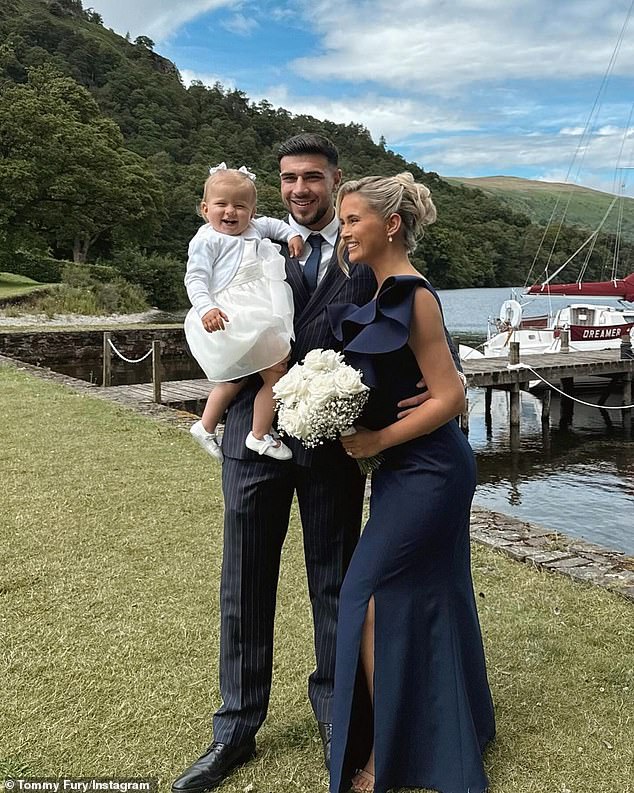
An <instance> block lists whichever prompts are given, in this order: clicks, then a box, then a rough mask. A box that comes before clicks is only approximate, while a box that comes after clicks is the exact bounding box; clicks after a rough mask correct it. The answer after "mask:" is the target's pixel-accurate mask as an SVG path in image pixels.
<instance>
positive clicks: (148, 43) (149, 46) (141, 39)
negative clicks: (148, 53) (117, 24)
mask: <svg viewBox="0 0 634 793" xmlns="http://www.w3.org/2000/svg"><path fill="white" fill-rule="evenodd" d="M134 43H135V44H136V45H137V47H143V48H145V49H146V50H153V49H154V42H153V41H152V39H150V38H148V37H147V36H137V37H136V38H135V39H134Z"/></svg>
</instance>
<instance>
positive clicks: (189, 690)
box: [0, 366, 634, 793]
mask: <svg viewBox="0 0 634 793" xmlns="http://www.w3.org/2000/svg"><path fill="white" fill-rule="evenodd" d="M0 416H1V417H2V418H1V420H0V458H1V460H2V464H1V468H0V475H1V482H2V484H1V490H0V492H1V493H2V508H1V510H0V547H1V548H2V554H0V602H1V603H2V607H1V609H0V615H1V620H2V624H1V626H0V647H1V653H2V665H3V668H2V672H1V676H2V680H3V681H4V682H3V684H2V685H1V686H0V725H1V726H0V778H4V777H11V776H21V777H25V776H41V777H59V776H66V777H81V776H110V775H119V776H122V777H143V776H145V777H158V778H159V779H160V780H161V790H162V791H166V790H168V789H169V783H170V782H171V780H172V779H173V778H174V777H175V776H176V775H178V774H179V773H180V771H181V770H182V769H183V768H184V767H185V766H186V765H188V764H189V763H190V762H191V761H192V760H193V759H194V758H195V757H196V756H197V755H198V753H199V752H200V751H201V750H202V749H203V748H204V747H205V746H206V744H207V743H208V742H209V740H210V736H211V729H210V719H211V714H212V713H213V710H214V708H215V707H216V706H217V705H218V681H217V665H218V577H219V571H220V561H221V547H222V539H221V538H222V532H221V525H222V500H221V493H220V481H219V480H220V469H219V467H217V466H215V464H214V463H213V462H212V461H211V460H210V458H209V457H207V456H206V455H205V454H204V452H202V450H200V449H199V448H198V447H197V446H196V445H195V444H194V443H193V442H192V441H191V439H190V438H189V436H188V434H187V433H184V432H182V431H178V430H176V429H172V428H171V427H168V426H165V425H162V424H160V423H158V422H155V421H152V420H150V419H146V418H142V417H139V416H137V415H135V414H134V413H132V412H130V411H126V410H124V409H121V408H118V407H116V406H113V405H110V404H108V403H105V402H102V401H99V400H97V399H93V398H90V397H87V396H84V395H80V394H76V393H74V392H71V391H69V390H66V389H64V388H62V387H59V386H57V385H53V384H50V383H45V382H44V381H41V380H38V379H36V378H34V377H32V376H30V375H28V374H26V373H24V372H20V371H18V370H17V369H14V368H13V367H7V366H4V367H2V366H0ZM474 573H475V586H476V592H477V594H478V597H477V600H478V604H479V608H480V614H481V619H482V626H483V631H484V639H485V645H486V651H487V656H488V661H489V674H490V680H491V686H492V689H493V695H494V699H495V702H496V709H497V719H498V737H497V739H496V741H495V743H494V745H493V746H492V747H491V748H490V750H489V751H488V752H487V756H486V764H487V768H488V771H489V774H490V777H491V780H492V784H491V793H632V791H634V786H633V784H632V768H633V767H634V756H633V746H634V740H633V735H634V730H633V720H634V715H633V710H632V704H633V701H634V698H633V696H632V694H633V692H634V649H633V642H632V637H633V636H634V608H633V607H632V605H631V604H630V603H629V602H627V601H625V600H622V599H619V598H618V597H617V596H615V595H612V594H610V593H608V592H605V591H603V590H600V589H595V588H592V587H590V586H584V585H582V584H575V583H572V582H571V581H569V580H568V579H566V578H564V577H563V576H559V575H554V574H547V573H543V572H541V571H539V570H537V569H534V568H531V567H529V566H526V565H520V564H518V563H515V562H512V561H510V560H508V559H507V558H505V557H503V556H501V555H498V554H497V553H495V552H493V551H491V550H489V549H485V548H483V547H475V548H474ZM278 608H279V614H278V621H277V634H276V641H277V644H276V656H275V670H274V675H275V678H274V690H273V697H272V701H271V708H270V714H269V719H268V720H267V722H266V724H265V725H264V727H263V728H262V730H261V731H260V733H259V736H258V756H257V758H256V760H255V761H254V762H253V763H250V764H249V765H248V766H246V767H244V768H243V769H241V770H240V771H239V773H237V774H236V775H235V776H233V777H231V780H230V781H229V782H228V783H227V784H225V785H224V786H223V787H222V791H223V793H244V792H245V791H249V792H250V793H278V791H282V792H283V793H285V792H286V791H289V792H290V791H306V793H308V792H309V791H310V793H313V792H315V791H324V793H325V791H326V790H327V776H326V773H325V772H324V770H323V767H322V764H321V756H320V750H321V747H320V743H319V739H318V737H317V732H316V727H315V724H314V721H313V719H312V714H311V711H310V708H309V705H308V703H307V697H306V679H307V676H308V674H309V672H310V671H311V658H312V649H311V641H312V638H311V637H312V631H311V619H310V610H309V605H308V596H307V592H306V586H305V576H304V569H303V558H302V551H301V539H300V532H299V527H298V522H297V517H296V515H295V516H294V519H293V523H292V525H291V529H290V532H289V537H288V542H287V544H286V546H285V551H284V558H283V564H282V574H281V587H280V596H279V601H278Z"/></svg>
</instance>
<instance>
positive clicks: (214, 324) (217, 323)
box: [201, 308, 229, 333]
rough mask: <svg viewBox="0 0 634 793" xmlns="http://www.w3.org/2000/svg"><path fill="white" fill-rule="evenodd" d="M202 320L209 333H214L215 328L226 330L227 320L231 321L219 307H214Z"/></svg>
mask: <svg viewBox="0 0 634 793" xmlns="http://www.w3.org/2000/svg"><path fill="white" fill-rule="evenodd" d="M201 322H202V323H203V328H204V329H205V330H206V331H207V333H213V332H214V331H215V330H224V329H225V322H229V317H228V316H227V315H226V314H225V312H224V311H221V310H220V309H219V308H212V309H211V311H208V312H207V313H206V314H205V315H204V316H203V318H202V319H201Z"/></svg>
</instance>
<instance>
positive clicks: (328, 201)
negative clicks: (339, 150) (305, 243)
mask: <svg viewBox="0 0 634 793" xmlns="http://www.w3.org/2000/svg"><path fill="white" fill-rule="evenodd" d="M280 181H281V190H282V201H283V202H284V205H285V206H286V208H287V209H288V211H289V212H290V213H291V215H292V216H293V218H294V219H295V221H296V222H297V223H299V224H300V225H301V226H306V227H307V228H309V229H312V230H313V231H319V230H320V229H323V228H324V226H327V225H328V223H330V221H331V220H332V219H333V217H334V214H335V208H334V203H333V199H334V193H335V191H336V190H337V188H338V187H339V183H340V182H341V171H340V170H339V168H335V167H334V166H332V165H330V163H329V162H328V160H327V159H326V158H325V157H324V156H323V155H322V154H297V155H295V154H294V155H288V156H286V157H282V159H281V160H280Z"/></svg>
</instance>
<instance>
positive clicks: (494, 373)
mask: <svg viewBox="0 0 634 793" xmlns="http://www.w3.org/2000/svg"><path fill="white" fill-rule="evenodd" d="M511 348H512V349H511V350H510V355H509V358H508V359H506V358H474V359H473V360H468V359H467V360H465V361H463V364H462V365H463V368H464V373H465V375H466V378H467V385H468V386H469V387H472V388H485V389H486V397H485V409H486V416H487V420H490V407H491V392H492V390H493V389H503V390H505V391H509V393H510V410H509V419H510V426H511V429H512V430H513V429H518V428H519V424H520V391H521V390H527V389H528V387H529V384H530V383H534V382H535V381H536V380H539V379H540V378H541V379H543V380H544V381H546V383H547V384H551V385H553V386H555V387H556V388H558V389H560V390H561V391H563V392H564V395H566V396H564V397H563V399H564V403H567V404H565V408H566V409H567V410H569V411H570V412H571V410H572V402H571V399H569V398H568V399H567V398H566V397H573V396H574V393H575V380H577V381H578V380H586V379H587V378H590V377H599V378H606V385H607V386H610V387H612V385H613V384H614V382H615V381H617V382H618V383H619V388H620V390H621V394H622V401H621V404H622V405H632V404H634V382H633V378H634V359H632V358H626V357H622V352H621V350H597V351H589V352H560V353H546V354H538V355H520V351H519V344H516V343H512V344H511ZM630 349H631V348H630ZM525 367H530V369H529V368H525ZM531 370H532V371H531ZM551 394H552V392H551V390H550V389H548V390H547V391H545V394H544V398H543V400H542V421H543V422H544V423H547V422H548V420H549V417H550V397H551ZM599 404H601V402H599ZM623 415H624V423H625V424H626V425H627V426H630V427H631V423H632V410H625V411H623ZM462 426H463V429H465V431H468V411H467V414H466V415H465V416H463V417H462Z"/></svg>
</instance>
